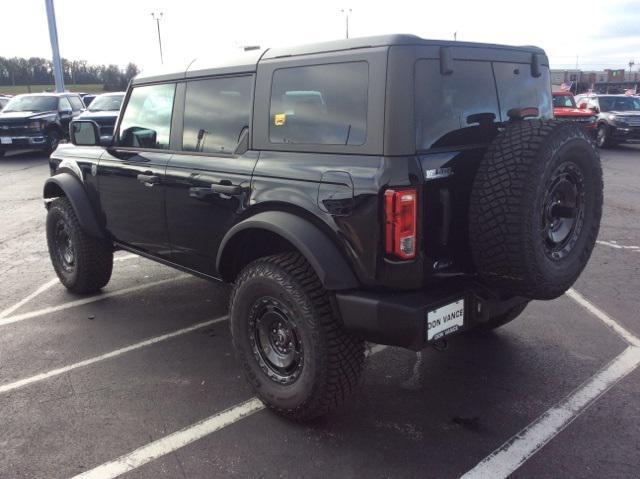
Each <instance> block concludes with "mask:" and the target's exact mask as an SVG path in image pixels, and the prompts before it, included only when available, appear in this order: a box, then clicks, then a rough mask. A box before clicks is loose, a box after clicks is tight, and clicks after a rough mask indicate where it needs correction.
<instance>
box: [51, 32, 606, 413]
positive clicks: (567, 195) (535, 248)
mask: <svg viewBox="0 0 640 479" xmlns="http://www.w3.org/2000/svg"><path fill="white" fill-rule="evenodd" d="M70 136H71V142H72V143H73V144H72V145H60V147H58V149H57V150H56V151H55V152H54V153H53V155H51V162H50V166H51V177H50V178H49V179H48V180H47V181H46V184H45V186H44V198H45V202H46V206H47V209H48V215H47V240H48V245H49V251H50V254H51V260H52V262H53V266H54V268H55V270H56V272H57V274H58V276H59V278H60V280H61V282H62V283H63V284H64V285H65V286H66V287H67V288H68V289H69V290H70V291H72V292H74V293H78V294H86V293H94V292H96V291H98V290H99V289H100V288H102V287H103V286H105V285H106V284H107V282H108V281H109V278H110V276H111V269H112V264H113V252H114V250H117V249H124V250H128V251H131V252H134V253H137V254H139V255H142V256H145V257H148V258H152V259H154V260H156V261H159V262H161V263H164V264H167V265H170V266H173V267H175V268H178V269H181V270H184V271H188V272H190V273H193V274H194V275H197V276H200V277H203V278H209V279H216V280H221V281H225V282H229V283H233V285H234V286H233V292H232V294H231V299H230V313H229V316H230V323H231V332H232V337H233V343H234V346H235V348H236V350H237V355H238V358H239V361H240V362H241V364H242V366H243V369H244V371H245V373H246V376H247V378H248V380H249V382H250V383H251V386H252V387H253V388H254V389H255V392H256V394H257V395H258V397H260V398H261V399H262V400H263V401H264V402H265V403H266V404H267V405H268V406H269V407H270V408H272V409H273V410H275V411H277V412H279V413H280V414H283V415H285V416H287V417H291V418H295V419H300V420H304V419H310V418H313V417H317V416H320V415H322V414H325V413H327V412H328V411H330V410H331V409H333V408H334V407H336V406H337V405H338V404H339V403H340V402H341V401H343V400H344V399H345V397H347V396H348V395H349V393H350V392H351V391H352V390H353V389H354V387H355V386H356V385H357V383H358V380H359V377H360V374H361V371H362V368H363V362H364V357H365V341H370V342H375V343H382V344H388V345H395V346H402V347H405V348H409V349H412V350H420V349H422V348H424V347H426V346H427V345H429V344H433V343H436V342H438V341H443V338H446V337H449V336H451V335H454V334H459V333H461V332H464V331H470V330H480V331H487V330H491V329H494V328H496V327H498V326H501V325H503V324H505V323H507V322H508V321H511V320H513V319H514V318H515V317H516V316H518V315H519V314H520V313H521V312H522V310H523V309H524V308H525V306H526V305H527V302H528V301H530V300H532V299H543V300H546V299H552V298H556V297H558V296H559V295H561V294H563V293H564V292H565V291H566V290H567V289H568V288H569V287H570V286H571V285H572V284H573V282H574V281H575V280H576V278H577V277H578V275H579V274H580V273H581V271H582V269H583V268H584V266H585V264H586V263H587V261H588V259H589V256H590V254H591V251H592V249H593V246H594V243H595V240H596V236H597V234H598V228H599V224H600V217H601V212H602V196H603V194H602V189H603V186H602V172H601V167H600V161H599V157H598V154H597V151H596V150H595V149H594V147H593V145H592V142H591V141H590V140H589V137H588V136H587V134H586V133H585V132H584V131H583V129H582V128H580V127H579V126H576V125H573V124H571V123H568V122H555V121H554V120H553V113H552V99H551V88H550V81H549V67H548V60H547V57H546V55H545V53H544V51H542V50H540V49H538V48H534V47H508V46H498V45H484V44H476V43H463V42H443V41H431V40H424V39H421V38H418V37H415V36H407V35H396V36H382V37H372V38H361V39H350V40H344V41H336V42H330V43H323V44H316V45H310V46H302V47H297V48H289V49H281V50H266V51H263V52H258V53H257V54H256V56H255V57H244V58H243V60H242V61H240V62H238V63H227V64H224V65H220V66H217V67H212V66H210V65H209V66H199V65H198V64H197V63H192V64H191V65H190V67H189V68H187V69H186V70H185V71H180V72H177V73H173V74H163V75H157V76H147V77H138V78H136V79H134V80H133V81H132V83H131V85H130V86H129V89H128V91H127V94H126V97H125V100H124V103H123V107H122V111H121V114H120V116H119V119H118V122H117V124H116V129H115V134H114V138H113V141H112V143H111V144H110V146H100V133H99V129H98V126H97V125H96V124H95V123H93V122H91V121H89V120H76V121H74V122H72V123H71V127H70Z"/></svg>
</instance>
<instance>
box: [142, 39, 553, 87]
mask: <svg viewBox="0 0 640 479" xmlns="http://www.w3.org/2000/svg"><path fill="white" fill-rule="evenodd" d="M394 45H414V46H432V47H433V46H435V47H438V46H442V47H444V46H450V47H466V48H483V49H500V50H511V51H520V52H528V53H532V54H533V53H539V54H543V55H544V50H542V49H541V48H538V47H534V46H509V45H498V44H491V43H476V42H459V41H451V40H429V39H424V38H420V37H418V36H416V35H407V34H398V35H379V36H371V37H359V38H349V39H343V40H333V41H327V42H321V43H311V44H306V45H298V46H292V47H282V48H270V49H263V50H251V51H248V52H244V54H242V55H240V56H236V57H234V58H231V59H227V60H226V61H220V59H216V60H214V61H209V62H207V61H206V60H201V59H194V60H193V61H192V62H191V63H189V64H188V65H187V66H186V68H184V69H178V70H177V71H176V70H175V69H174V70H172V71H167V70H165V71H163V72H150V73H144V74H141V75H138V76H137V77H135V78H134V79H133V81H132V83H133V84H134V85H135V84H141V83H154V82H163V81H175V80H181V79H186V78H196V77H204V76H209V75H221V74H239V73H252V72H255V71H256V69H257V66H258V63H259V62H260V61H262V60H269V59H277V58H284V57H292V56H298V55H310V54H316V53H329V52H338V51H344V50H355V49H363V48H374V47H388V46H394Z"/></svg>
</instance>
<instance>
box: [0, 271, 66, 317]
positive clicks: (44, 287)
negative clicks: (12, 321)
mask: <svg viewBox="0 0 640 479" xmlns="http://www.w3.org/2000/svg"><path fill="white" fill-rule="evenodd" d="M58 282H59V280H58V278H57V277H56V278H53V279H51V280H49V281H47V282H46V283H44V284H43V285H42V286H40V287H39V288H38V289H36V290H35V291H34V292H33V293H31V294H30V295H29V296H27V297H26V298H24V299H21V300H20V301H18V302H17V303H16V304H14V305H13V306H9V307H8V308H6V309H4V310H2V311H1V312H0V319H2V318H6V317H7V316H9V315H10V314H11V313H13V312H14V311H15V310H16V309H18V308H20V307H22V306H24V305H25V304H27V303H28V302H29V301H31V300H32V299H33V298H35V297H36V296H38V295H39V294H42V293H44V292H45V291H46V290H48V289H49V288H51V287H52V286H53V285H55V284H56V283H58Z"/></svg>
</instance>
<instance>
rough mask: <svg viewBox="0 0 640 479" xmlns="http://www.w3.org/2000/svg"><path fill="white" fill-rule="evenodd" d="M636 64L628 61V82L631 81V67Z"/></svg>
mask: <svg viewBox="0 0 640 479" xmlns="http://www.w3.org/2000/svg"><path fill="white" fill-rule="evenodd" d="M635 64H636V62H634V61H633V60H629V81H632V79H631V69H632V68H633V65H635Z"/></svg>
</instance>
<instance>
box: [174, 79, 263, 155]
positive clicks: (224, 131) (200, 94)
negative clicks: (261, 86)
mask: <svg viewBox="0 0 640 479" xmlns="http://www.w3.org/2000/svg"><path fill="white" fill-rule="evenodd" d="M252 85H253V79H252V77H250V76H242V77H235V78H234V77H227V78H212V79H208V80H197V81H190V82H188V83H187V94H186V98H185V107H184V133H183V137H182V149H183V150H185V151H200V152H207V153H232V152H233V150H234V149H235V148H236V146H237V145H238V140H239V138H240V134H241V133H242V130H243V129H244V128H245V127H248V126H249V120H250V117H251V90H252Z"/></svg>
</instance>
